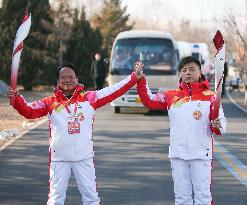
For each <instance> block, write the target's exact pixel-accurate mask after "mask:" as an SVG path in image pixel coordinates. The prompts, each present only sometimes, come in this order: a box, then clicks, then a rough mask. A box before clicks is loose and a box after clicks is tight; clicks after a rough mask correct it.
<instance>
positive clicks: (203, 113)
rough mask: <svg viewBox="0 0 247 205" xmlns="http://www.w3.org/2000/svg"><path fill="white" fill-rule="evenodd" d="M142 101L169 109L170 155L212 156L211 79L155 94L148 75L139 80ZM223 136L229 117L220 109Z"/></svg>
mask: <svg viewBox="0 0 247 205" xmlns="http://www.w3.org/2000/svg"><path fill="white" fill-rule="evenodd" d="M137 91H138V94H139V96H140V98H141V101H142V103H143V104H144V105H145V106H146V107H148V108H150V109H167V110H168V115H169V119H170V148H169V157H170V158H180V159H184V160H193V159H212V152H213V137H212V129H211V122H210V110H211V104H212V98H213V95H214V93H213V92H212V91H211V90H210V89H209V83H208V81H207V80H205V81H203V82H200V83H190V84H186V83H181V84H180V86H179V88H178V89H176V90H170V91H166V92H164V93H157V94H156V95H154V94H152V93H151V91H150V89H149V88H148V85H147V82H146V79H145V77H143V78H142V79H141V80H139V81H138V82H137ZM219 119H220V121H221V128H220V129H219V130H217V133H215V134H218V135H222V134H223V133H224V132H225V128H226V119H225V116H224V113H223V110H222V107H221V108H220V113H219Z"/></svg>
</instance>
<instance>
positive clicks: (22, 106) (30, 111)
mask: <svg viewBox="0 0 247 205" xmlns="http://www.w3.org/2000/svg"><path fill="white" fill-rule="evenodd" d="M12 96H14V97H15V98H14V104H12V106H13V108H14V109H16V110H17V111H18V112H19V113H20V114H21V115H22V116H24V117H25V118H27V119H35V118H40V117H43V116H46V115H47V114H48V109H47V107H46V105H45V102H44V101H43V100H38V101H34V102H32V103H27V102H26V101H25V99H24V98H23V96H21V95H19V93H18V91H14V90H12V89H11V88H10V89H9V97H12Z"/></svg>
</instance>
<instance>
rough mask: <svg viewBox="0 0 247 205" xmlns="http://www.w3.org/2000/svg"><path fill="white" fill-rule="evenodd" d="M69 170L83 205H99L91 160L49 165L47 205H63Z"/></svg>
mask: <svg viewBox="0 0 247 205" xmlns="http://www.w3.org/2000/svg"><path fill="white" fill-rule="evenodd" d="M71 170H72V171H73V173H74V176H75V179H76V183H77V186H78V189H79V191H80V193H81V195H82V201H83V205H99V204H100V199H99V197H98V192H97V190H96V177H95V167H94V162H93V159H92V158H90V159H86V160H82V161H77V162H51V163H50V180H49V185H50V191H49V194H48V201H47V205H64V201H65V198H66V190H67V187H68V182H69V178H70V175H71Z"/></svg>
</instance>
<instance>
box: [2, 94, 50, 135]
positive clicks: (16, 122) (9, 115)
mask: <svg viewBox="0 0 247 205" xmlns="http://www.w3.org/2000/svg"><path fill="white" fill-rule="evenodd" d="M20 93H21V94H22V95H23V96H24V98H25V99H26V101H27V102H32V101H34V100H39V99H41V98H43V97H47V96H49V95H51V94H52V91H51V90H47V91H23V92H20ZM32 121H35V120H27V119H25V118H24V117H22V116H21V115H19V114H18V112H17V111H16V110H14V109H13V108H12V106H10V105H9V99H8V98H7V97H6V96H0V131H2V130H5V129H11V128H17V129H19V130H20V131H22V130H24V129H25V128H26V126H27V124H28V123H29V122H32Z"/></svg>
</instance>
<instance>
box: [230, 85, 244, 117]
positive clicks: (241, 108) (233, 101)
mask: <svg viewBox="0 0 247 205" xmlns="http://www.w3.org/2000/svg"><path fill="white" fill-rule="evenodd" d="M226 94H227V97H228V98H229V99H230V101H231V102H232V103H233V104H234V105H235V106H236V107H238V108H239V109H240V110H242V111H243V112H244V113H246V114H247V109H245V108H243V107H241V106H240V105H239V104H238V103H236V101H235V100H234V99H233V98H232V97H231V96H230V94H229V91H228V89H227V90H226Z"/></svg>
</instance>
